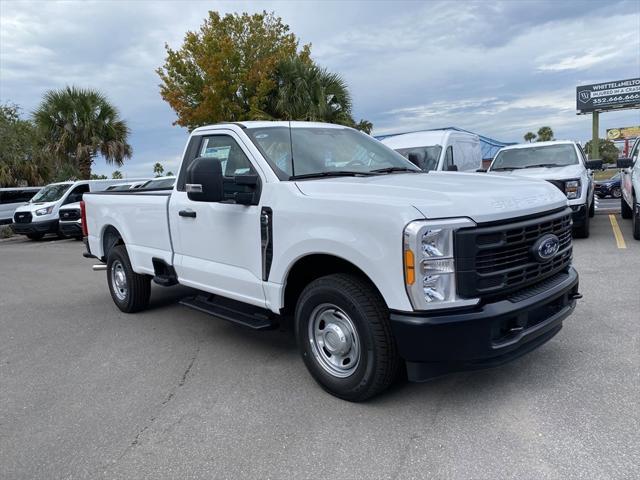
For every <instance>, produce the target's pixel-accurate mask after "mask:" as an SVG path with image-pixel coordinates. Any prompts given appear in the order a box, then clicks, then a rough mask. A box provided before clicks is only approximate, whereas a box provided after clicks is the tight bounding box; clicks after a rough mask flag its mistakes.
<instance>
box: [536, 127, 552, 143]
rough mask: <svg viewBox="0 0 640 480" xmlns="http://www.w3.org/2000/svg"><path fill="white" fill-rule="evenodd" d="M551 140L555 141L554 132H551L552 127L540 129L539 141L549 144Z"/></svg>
mask: <svg viewBox="0 0 640 480" xmlns="http://www.w3.org/2000/svg"><path fill="white" fill-rule="evenodd" d="M549 140H553V130H551V127H540V130H538V140H537V141H538V142H548V141H549Z"/></svg>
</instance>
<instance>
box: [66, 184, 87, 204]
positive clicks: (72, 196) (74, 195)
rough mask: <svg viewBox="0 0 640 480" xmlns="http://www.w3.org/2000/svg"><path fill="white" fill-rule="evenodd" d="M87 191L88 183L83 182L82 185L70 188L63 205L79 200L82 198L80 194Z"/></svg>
mask: <svg viewBox="0 0 640 480" xmlns="http://www.w3.org/2000/svg"><path fill="white" fill-rule="evenodd" d="M88 191H89V185H88V184H86V183H85V184H84V185H78V186H77V187H76V188H74V189H73V190H71V192H70V193H69V195H68V196H67V199H66V200H65V201H64V205H67V204H68V203H76V202H79V201H80V200H82V195H83V194H84V193H87V192H88Z"/></svg>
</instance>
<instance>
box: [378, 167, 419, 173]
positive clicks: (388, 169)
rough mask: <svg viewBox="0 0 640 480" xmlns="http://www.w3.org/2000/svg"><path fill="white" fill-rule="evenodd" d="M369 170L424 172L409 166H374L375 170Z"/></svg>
mask: <svg viewBox="0 0 640 480" xmlns="http://www.w3.org/2000/svg"><path fill="white" fill-rule="evenodd" d="M371 172H373V173H393V172H412V173H424V171H423V170H416V169H415V168H409V167H386V168H376V169H375V170H371Z"/></svg>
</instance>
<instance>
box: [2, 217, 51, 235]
mask: <svg viewBox="0 0 640 480" xmlns="http://www.w3.org/2000/svg"><path fill="white" fill-rule="evenodd" d="M11 229H12V230H13V231H14V233H17V234H20V235H29V234H31V233H58V219H56V220H44V221H41V222H30V223H12V224H11Z"/></svg>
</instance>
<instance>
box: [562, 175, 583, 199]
mask: <svg viewBox="0 0 640 480" xmlns="http://www.w3.org/2000/svg"><path fill="white" fill-rule="evenodd" d="M564 193H566V195H567V198H568V199H569V200H573V199H575V198H580V180H567V181H566V182H564Z"/></svg>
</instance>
